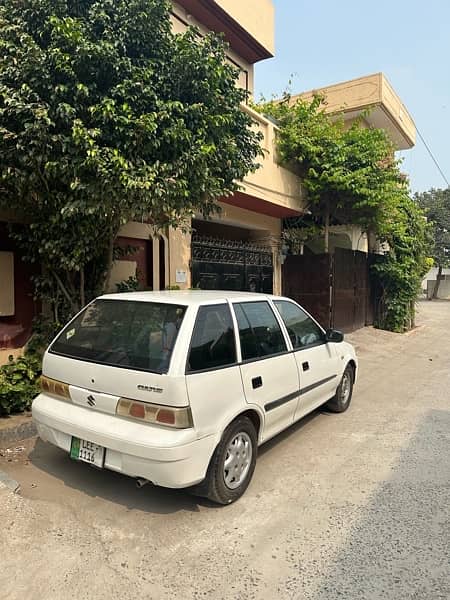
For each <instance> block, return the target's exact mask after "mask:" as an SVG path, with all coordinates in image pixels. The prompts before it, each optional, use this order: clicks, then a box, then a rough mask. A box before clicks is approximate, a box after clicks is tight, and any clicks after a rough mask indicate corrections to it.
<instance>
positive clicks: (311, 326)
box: [274, 300, 325, 350]
mask: <svg viewBox="0 0 450 600" xmlns="http://www.w3.org/2000/svg"><path fill="white" fill-rule="evenodd" d="M274 304H275V306H276V307H277V309H278V312H279V313H280V315H281V318H282V319H283V321H284V324H285V325H286V329H287V331H288V334H289V338H290V340H291V342H292V346H293V348H294V350H299V349H301V348H307V347H310V346H314V345H318V344H324V343H325V334H324V332H323V330H322V329H321V328H320V327H319V325H317V323H315V322H314V321H313V320H312V319H311V317H310V316H308V315H307V314H306V313H305V311H304V310H302V309H301V308H300V307H299V306H297V305H296V304H293V303H292V302H287V301H286V300H276V301H275V302H274Z"/></svg>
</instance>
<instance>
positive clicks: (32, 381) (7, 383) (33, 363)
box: [0, 352, 42, 416]
mask: <svg viewBox="0 0 450 600" xmlns="http://www.w3.org/2000/svg"><path fill="white" fill-rule="evenodd" d="M41 367H42V358H41V356H40V355H39V354H36V353H34V352H27V353H26V354H25V355H24V356H21V357H20V358H18V359H17V360H14V359H13V357H12V356H10V357H9V359H8V362H7V364H6V365H2V366H1V367H0V416H2V415H3V416H4V415H9V414H10V413H18V412H23V411H24V410H28V409H29V408H30V407H31V401H32V400H33V398H34V397H35V396H36V395H37V394H38V393H39V377H40V375H41Z"/></svg>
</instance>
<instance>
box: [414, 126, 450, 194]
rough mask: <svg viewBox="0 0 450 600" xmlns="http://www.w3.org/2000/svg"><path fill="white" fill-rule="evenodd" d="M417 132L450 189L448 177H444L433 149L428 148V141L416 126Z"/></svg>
mask: <svg viewBox="0 0 450 600" xmlns="http://www.w3.org/2000/svg"><path fill="white" fill-rule="evenodd" d="M416 131H417V133H418V134H419V137H420V139H421V140H422V142H423V145H424V146H425V148H426V149H427V151H428V154H429V155H430V156H431V158H432V160H433V162H434V164H435V165H436V167H437V168H438V171H439V173H440V174H441V175H442V179H443V180H444V181H445V183H446V184H447V187H450V183H449V182H448V179H447V177H446V176H445V175H444V172H443V171H442V169H441V167H440V166H439V163H438V161H437V160H436V159H435V157H434V155H433V153H432V152H431V148H430V147H429V146H428V144H427V143H426V141H425V140H424V138H423V135H422V134H421V133H420V131H419V128H418V127H417V126H416Z"/></svg>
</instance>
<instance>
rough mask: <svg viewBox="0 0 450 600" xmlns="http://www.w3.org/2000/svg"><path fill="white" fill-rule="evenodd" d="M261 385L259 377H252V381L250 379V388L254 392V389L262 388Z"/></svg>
mask: <svg viewBox="0 0 450 600" xmlns="http://www.w3.org/2000/svg"><path fill="white" fill-rule="evenodd" d="M262 384H263V382H262V377H261V376H260V377H253V379H252V386H253V389H254V390H256V388H260V387H262Z"/></svg>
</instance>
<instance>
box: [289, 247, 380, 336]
mask: <svg viewBox="0 0 450 600" xmlns="http://www.w3.org/2000/svg"><path fill="white" fill-rule="evenodd" d="M375 260H376V258H373V257H372V256H371V255H367V254H365V253H364V252H358V251H356V250H347V249H344V248H336V249H335V252H334V254H308V255H304V256H288V257H287V259H286V262H285V264H284V265H283V294H284V295H285V296H289V297H291V298H293V299H294V300H296V301H297V302H299V303H300V304H302V305H303V306H304V307H305V308H306V310H308V311H309V312H310V313H311V314H312V315H313V316H314V317H315V318H316V319H317V320H318V321H319V322H320V323H321V324H322V325H323V326H324V327H336V328H337V329H342V331H345V332H350V331H354V330H355V329H359V328H360V327H364V326H365V325H369V324H372V323H373V321H374V315H375V314H376V307H377V304H378V299H377V298H378V296H379V292H378V291H377V289H376V287H375V284H374V283H373V281H372V278H371V277H370V269H369V267H370V264H373V262H374V261H375ZM377 294H378V296H377Z"/></svg>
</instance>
